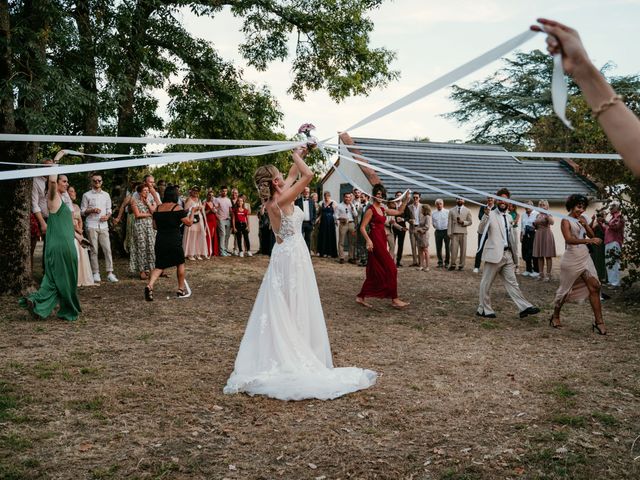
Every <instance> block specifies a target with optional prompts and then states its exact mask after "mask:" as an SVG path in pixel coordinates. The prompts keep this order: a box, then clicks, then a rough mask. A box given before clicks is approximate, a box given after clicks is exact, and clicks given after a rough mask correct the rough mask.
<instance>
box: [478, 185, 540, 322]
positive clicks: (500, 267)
mask: <svg viewBox="0 0 640 480" xmlns="http://www.w3.org/2000/svg"><path fill="white" fill-rule="evenodd" d="M496 196H498V197H501V198H511V194H510V193H509V190H507V189H506V188H501V189H500V190H498V192H497V193H496ZM496 204H497V208H496V209H495V210H489V209H488V208H487V210H486V211H485V215H484V218H483V219H482V222H480V226H479V227H478V232H479V233H481V234H482V236H483V246H484V250H483V252H482V260H483V261H484V262H485V267H484V270H483V271H482V280H481V281H480V305H479V306H478V310H477V311H476V315H478V316H480V317H486V318H496V314H495V312H494V311H493V308H492V307H491V296H490V292H491V286H492V285H493V281H494V280H495V278H496V276H497V275H500V276H501V277H502V283H503V284H504V286H505V288H506V289H507V293H508V294H509V296H510V297H511V300H513V302H514V303H515V304H516V306H517V307H518V310H519V312H520V318H524V317H526V316H528V315H535V314H536V313H539V312H540V309H539V308H537V307H534V306H533V305H532V304H531V303H529V302H528V301H527V299H525V298H524V296H523V295H522V292H521V291H520V287H519V286H518V281H517V280H516V264H515V261H516V258H515V256H514V249H512V246H514V245H515V242H516V241H517V240H516V238H515V237H514V234H513V230H512V228H511V227H512V221H511V216H510V215H509V212H508V208H507V206H508V205H507V202H505V201H503V200H497V201H496Z"/></svg>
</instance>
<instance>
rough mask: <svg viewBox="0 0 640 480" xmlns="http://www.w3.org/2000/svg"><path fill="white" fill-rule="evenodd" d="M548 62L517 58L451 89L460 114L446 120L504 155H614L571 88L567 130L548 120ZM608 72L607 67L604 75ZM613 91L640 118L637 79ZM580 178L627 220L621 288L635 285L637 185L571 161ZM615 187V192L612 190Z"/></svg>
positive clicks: (622, 173)
mask: <svg viewBox="0 0 640 480" xmlns="http://www.w3.org/2000/svg"><path fill="white" fill-rule="evenodd" d="M552 69H553V64H552V60H551V58H550V57H549V56H548V55H546V54H543V53H542V52H540V51H537V50H536V51H533V52H530V53H517V54H516V56H515V59H514V60H506V62H505V67H504V68H502V69H500V70H498V71H497V72H495V73H494V74H493V75H491V76H490V77H488V78H487V79H485V80H483V81H481V82H477V83H475V84H473V85H472V86H471V87H470V88H468V89H463V88H460V87H457V86H454V87H453V93H452V94H451V99H453V100H454V101H456V102H457V103H458V106H459V108H458V109H457V110H455V111H454V112H451V113H449V114H447V116H448V117H449V118H453V119H455V120H457V121H458V122H460V123H467V122H471V123H473V124H474V128H473V132H472V136H471V138H470V142H473V143H493V144H501V145H503V146H504V147H505V148H507V149H531V150H534V151H540V152H576V153H614V150H613V147H612V146H611V144H610V143H609V140H608V139H607V137H606V135H605V134H604V132H603V130H602V129H601V128H600V125H599V124H598V122H597V121H595V120H594V119H593V118H592V116H591V111H590V109H589V107H588V105H587V104H586V102H585V100H584V98H583V97H582V95H581V94H580V92H579V89H578V87H577V86H576V85H575V84H574V83H572V82H570V84H569V95H570V97H569V101H568V105H567V118H568V119H569V120H570V121H571V123H572V124H573V126H574V130H570V129H568V128H566V127H565V126H564V124H563V123H562V122H561V121H560V119H558V118H557V117H556V116H555V114H553V109H552V105H551V93H550V85H551V73H552ZM610 69H611V65H610V64H607V65H606V66H605V67H604V69H603V73H604V74H607V72H608V71H609V70H610ZM608 80H609V82H610V83H611V85H612V86H613V88H614V89H615V90H616V91H617V92H618V93H620V94H622V95H624V97H625V102H626V104H627V105H628V106H629V108H631V110H633V111H634V112H635V113H636V115H638V114H640V75H628V76H610V77H609V78H608ZM570 163H571V164H572V165H574V166H575V167H576V169H577V170H578V171H579V173H582V174H583V175H585V176H587V177H589V178H590V179H592V180H593V181H594V182H595V183H596V185H598V186H599V189H600V192H599V197H600V198H605V199H609V200H617V201H618V202H620V204H621V206H622V211H623V214H624V215H625V216H626V217H627V219H628V221H627V227H628V228H627V231H626V243H625V247H624V249H623V255H622V267H623V268H625V269H627V270H628V273H629V275H628V276H627V277H626V278H625V283H626V284H627V285H630V284H632V283H634V282H636V281H638V280H640V271H639V269H640V181H639V180H638V179H636V178H634V177H633V175H631V173H630V172H629V170H628V169H627V168H626V167H625V166H624V164H623V163H622V162H616V161H603V160H575V161H573V162H570ZM612 187H614V188H612Z"/></svg>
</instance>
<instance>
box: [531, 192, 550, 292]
mask: <svg viewBox="0 0 640 480" xmlns="http://www.w3.org/2000/svg"><path fill="white" fill-rule="evenodd" d="M538 207H540V208H543V209H545V210H549V202H547V201H546V200H540V201H539V202H538ZM533 224H534V226H535V227H536V236H535V238H534V239H533V256H534V258H537V259H538V271H539V272H540V277H539V278H540V280H542V281H543V282H548V281H549V280H550V279H551V267H552V261H553V257H555V256H556V241H555V240H554V238H553V232H552V231H551V226H552V225H553V217H552V216H551V215H548V214H546V213H542V212H540V213H538V216H537V217H536V219H535V221H534V222H533ZM545 261H546V263H547V271H546V274H545V270H544V264H545Z"/></svg>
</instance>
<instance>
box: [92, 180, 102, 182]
mask: <svg viewBox="0 0 640 480" xmlns="http://www.w3.org/2000/svg"><path fill="white" fill-rule="evenodd" d="M93 183H102V180H93Z"/></svg>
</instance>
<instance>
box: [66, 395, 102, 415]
mask: <svg viewBox="0 0 640 480" xmlns="http://www.w3.org/2000/svg"><path fill="white" fill-rule="evenodd" d="M68 405H69V407H70V408H73V409H74V410H76V411H78V412H99V411H101V410H102V408H103V407H104V398H102V397H94V398H91V399H89V400H72V401H70V402H69V403H68Z"/></svg>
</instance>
